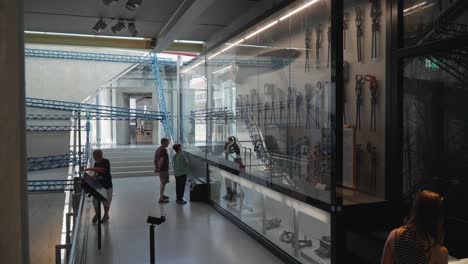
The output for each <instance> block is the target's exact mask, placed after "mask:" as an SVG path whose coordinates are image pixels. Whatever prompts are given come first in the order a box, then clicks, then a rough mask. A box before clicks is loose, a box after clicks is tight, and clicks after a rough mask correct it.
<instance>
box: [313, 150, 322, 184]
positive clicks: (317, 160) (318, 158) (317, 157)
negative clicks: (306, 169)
mask: <svg viewBox="0 0 468 264" xmlns="http://www.w3.org/2000/svg"><path fill="white" fill-rule="evenodd" d="M312 160H313V164H314V177H315V178H316V179H320V178H321V171H322V169H321V167H320V166H321V164H322V152H321V150H320V145H315V146H314V151H313V152H312Z"/></svg>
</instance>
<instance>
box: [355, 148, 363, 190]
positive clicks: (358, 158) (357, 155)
mask: <svg viewBox="0 0 468 264" xmlns="http://www.w3.org/2000/svg"><path fill="white" fill-rule="evenodd" d="M361 154H362V150H361V144H356V145H354V162H355V164H354V176H353V183H354V187H355V188H356V189H358V190H359V189H360V188H361Z"/></svg>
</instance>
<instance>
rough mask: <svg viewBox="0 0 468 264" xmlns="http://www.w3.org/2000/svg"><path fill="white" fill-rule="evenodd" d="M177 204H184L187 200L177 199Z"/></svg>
mask: <svg viewBox="0 0 468 264" xmlns="http://www.w3.org/2000/svg"><path fill="white" fill-rule="evenodd" d="M177 203H178V204H186V203H187V202H186V201H184V200H182V201H177Z"/></svg>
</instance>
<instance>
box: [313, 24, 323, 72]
mask: <svg viewBox="0 0 468 264" xmlns="http://www.w3.org/2000/svg"><path fill="white" fill-rule="evenodd" d="M315 33H316V34H317V39H316V40H315V53H316V56H315V60H316V61H315V62H316V68H317V69H319V68H320V46H321V44H322V25H321V24H318V25H317V26H316V27H315Z"/></svg>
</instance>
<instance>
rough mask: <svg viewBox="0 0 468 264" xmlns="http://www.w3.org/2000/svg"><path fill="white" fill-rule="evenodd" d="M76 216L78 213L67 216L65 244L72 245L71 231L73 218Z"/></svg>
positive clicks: (67, 214)
mask: <svg viewBox="0 0 468 264" xmlns="http://www.w3.org/2000/svg"><path fill="white" fill-rule="evenodd" d="M72 216H73V217H74V216H76V213H66V214H65V227H66V234H65V242H66V243H67V244H70V233H71V232H72V230H71V217H72Z"/></svg>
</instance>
